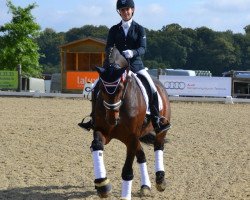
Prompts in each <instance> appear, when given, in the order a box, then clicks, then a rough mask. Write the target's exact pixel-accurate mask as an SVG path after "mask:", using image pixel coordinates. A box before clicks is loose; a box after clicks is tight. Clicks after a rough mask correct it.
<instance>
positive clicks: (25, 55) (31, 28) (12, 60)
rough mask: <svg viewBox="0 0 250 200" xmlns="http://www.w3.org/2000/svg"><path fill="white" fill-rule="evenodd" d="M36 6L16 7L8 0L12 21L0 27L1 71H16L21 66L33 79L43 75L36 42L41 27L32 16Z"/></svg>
mask: <svg viewBox="0 0 250 200" xmlns="http://www.w3.org/2000/svg"><path fill="white" fill-rule="evenodd" d="M36 6H37V5H36V4H30V5H28V6H27V7H26V8H21V7H19V6H18V7H16V6H14V5H13V4H12V2H11V0H7V7H8V8H9V12H10V13H11V14H12V20H11V22H9V23H6V24H4V25H3V26H1V27H0V33H1V34H0V35H1V36H0V44H1V49H0V69H9V70H14V69H15V68H16V67H17V65H18V64H21V65H22V71H23V73H24V74H26V75H28V76H33V77H39V76H40V75H41V68H40V67H39V57H40V55H39V53H38V50H39V46H38V45H37V43H36V42H35V39H36V38H37V37H38V36H39V31H40V26H39V25H38V24H37V23H36V22H35V19H34V17H33V16H32V14H31V11H32V10H33V9H34V8H35V7H36Z"/></svg>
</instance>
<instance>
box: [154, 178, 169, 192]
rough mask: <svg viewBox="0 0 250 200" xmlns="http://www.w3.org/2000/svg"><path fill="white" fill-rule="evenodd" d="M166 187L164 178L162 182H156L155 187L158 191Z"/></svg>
mask: <svg viewBox="0 0 250 200" xmlns="http://www.w3.org/2000/svg"><path fill="white" fill-rule="evenodd" d="M166 187H167V182H166V181H165V180H164V181H162V183H156V189H157V190H158V191H159V192H163V191H164V190H165V189H166Z"/></svg>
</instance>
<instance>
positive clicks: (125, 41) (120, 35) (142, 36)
mask: <svg viewBox="0 0 250 200" xmlns="http://www.w3.org/2000/svg"><path fill="white" fill-rule="evenodd" d="M114 46H116V48H117V49H118V50H119V51H120V53H121V54H122V52H123V51H124V50H128V49H129V50H132V51H133V53H134V56H133V58H131V59H130V65H131V70H132V71H133V72H134V73H136V72H138V71H139V70H141V69H144V65H143V62H142V59H141V56H142V55H144V54H145V50H146V32H145V29H144V28H143V27H142V26H141V25H139V24H138V23H136V22H135V21H132V23H131V26H130V27H129V30H128V34H127V36H125V33H124V31H123V28H122V22H120V23H119V24H116V25H114V26H112V27H111V28H110V30H109V34H108V40H107V44H106V52H109V49H110V48H111V47H114Z"/></svg>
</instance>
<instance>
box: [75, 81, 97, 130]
mask: <svg viewBox="0 0 250 200" xmlns="http://www.w3.org/2000/svg"><path fill="white" fill-rule="evenodd" d="M98 92H99V86H98V83H97V84H96V86H95V87H94V91H93V92H92V104H91V105H92V106H91V107H92V111H91V113H90V117H91V119H90V120H89V121H87V122H84V119H85V118H83V120H82V122H80V123H78V126H80V127H81V128H83V129H85V130H87V131H90V130H91V129H94V122H95V120H94V119H95V102H96V98H97V94H98Z"/></svg>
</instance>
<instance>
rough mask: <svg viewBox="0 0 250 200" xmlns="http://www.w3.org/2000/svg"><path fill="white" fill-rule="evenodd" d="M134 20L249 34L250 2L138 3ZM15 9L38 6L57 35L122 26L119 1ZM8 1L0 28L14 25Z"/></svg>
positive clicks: (53, 0) (150, 25)
mask: <svg viewBox="0 0 250 200" xmlns="http://www.w3.org/2000/svg"><path fill="white" fill-rule="evenodd" d="M134 1H135V15H134V17H133V19H134V20H135V21H136V22H138V23H140V24H141V25H143V26H144V27H145V28H147V29H150V30H160V29H161V28H162V27H163V26H166V25H169V24H172V23H177V24H179V25H180V26H181V27H182V28H192V29H195V28H199V27H202V26H206V27H208V28H210V29H212V30H214V31H227V30H231V31H233V33H245V31H244V27H245V26H247V25H250V0H134ZM12 3H13V4H14V5H15V6H21V7H27V6H28V5H29V4H32V3H36V4H37V5H38V7H36V8H35V9H34V10H33V11H32V14H33V16H34V17H35V18H36V22H37V23H38V24H39V25H40V26H41V28H42V30H44V29H45V28H52V29H54V30H55V31H57V32H61V31H63V32H66V31H68V30H70V29H71V28H79V27H82V26H84V25H94V26H99V25H105V26H107V27H109V28H110V27H111V26H112V25H114V24H117V23H119V21H120V20H121V18H120V16H119V15H118V13H117V12H116V0H12ZM10 20H11V15H10V14H9V13H8V8H7V6H6V0H0V26H1V25H4V24H5V23H7V22H10Z"/></svg>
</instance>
